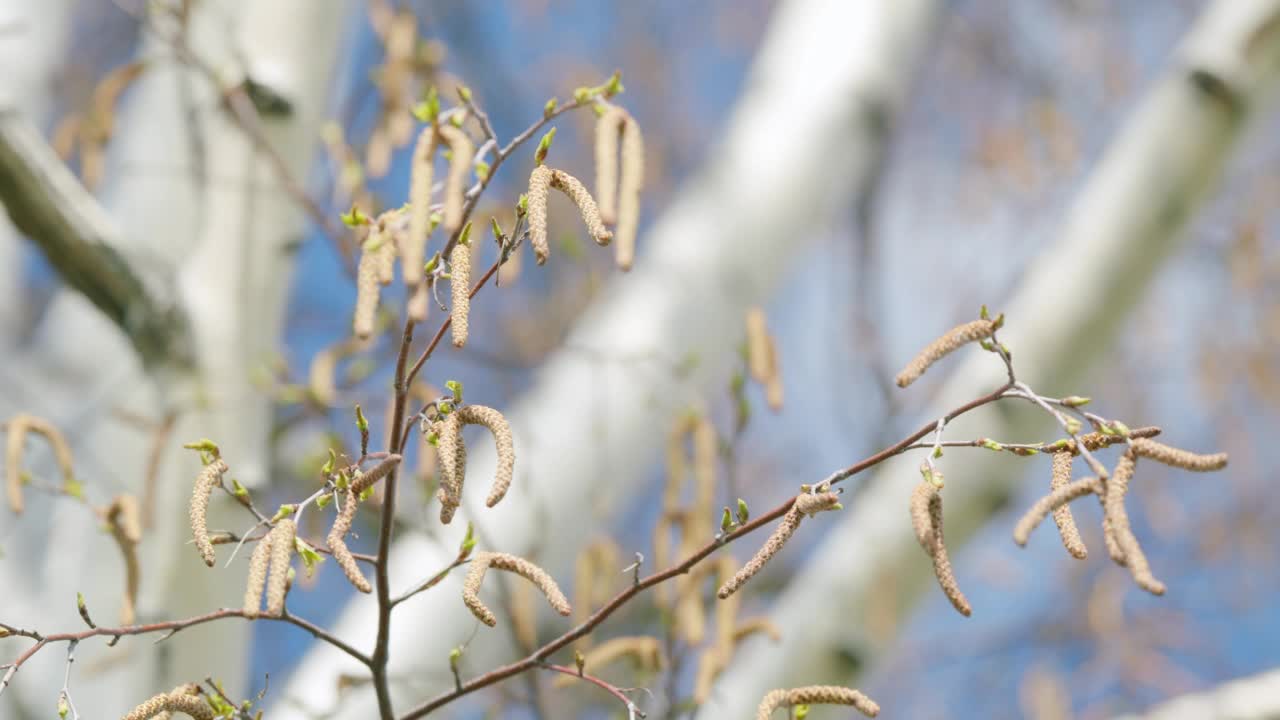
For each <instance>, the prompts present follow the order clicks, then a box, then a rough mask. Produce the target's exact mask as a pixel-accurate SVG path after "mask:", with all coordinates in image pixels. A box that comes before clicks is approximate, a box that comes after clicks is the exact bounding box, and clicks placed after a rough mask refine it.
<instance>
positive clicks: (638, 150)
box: [614, 115, 644, 271]
mask: <svg viewBox="0 0 1280 720" xmlns="http://www.w3.org/2000/svg"><path fill="white" fill-rule="evenodd" d="M643 187H644V136H643V135H641V134H640V125H639V124H638V123H636V121H635V119H633V118H632V117H631V116H630V115H628V116H627V118H626V123H625V124H624V125H623V128H622V180H621V181H620V183H619V186H618V223H617V225H616V226H615V227H614V232H615V235H616V236H617V249H616V251H615V256H614V261H615V262H616V263H617V265H618V269H619V270H622V271H627V270H630V269H631V265H632V264H633V263H634V262H635V255H636V233H637V231H638V229H639V227H640V190H641V189H643Z"/></svg>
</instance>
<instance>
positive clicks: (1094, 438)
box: [1066, 425, 1161, 454]
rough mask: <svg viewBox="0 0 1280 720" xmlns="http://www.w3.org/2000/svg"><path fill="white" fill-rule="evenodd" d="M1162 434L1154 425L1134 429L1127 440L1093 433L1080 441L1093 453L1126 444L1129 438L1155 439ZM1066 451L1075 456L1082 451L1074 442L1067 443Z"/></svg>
mask: <svg viewBox="0 0 1280 720" xmlns="http://www.w3.org/2000/svg"><path fill="white" fill-rule="evenodd" d="M1160 432H1161V430H1160V428H1158V427H1156V426H1154V425H1150V426H1147V427H1140V428H1134V429H1132V430H1130V431H1129V437H1128V438H1126V437H1125V436H1123V435H1107V434H1106V433H1100V432H1091V433H1085V434H1084V435H1081V436H1080V440H1081V442H1083V443H1084V447H1085V449H1086V450H1088V451H1090V452H1092V451H1094V450H1101V449H1103V448H1109V447H1111V446H1112V445H1117V444H1119V443H1122V442H1125V441H1126V440H1128V439H1129V438H1151V437H1155V436H1156V435H1159V434H1160ZM1066 451H1069V452H1071V453H1073V454H1079V453H1080V451H1079V450H1077V449H1076V443H1075V441H1074V440H1068V441H1067V445H1066Z"/></svg>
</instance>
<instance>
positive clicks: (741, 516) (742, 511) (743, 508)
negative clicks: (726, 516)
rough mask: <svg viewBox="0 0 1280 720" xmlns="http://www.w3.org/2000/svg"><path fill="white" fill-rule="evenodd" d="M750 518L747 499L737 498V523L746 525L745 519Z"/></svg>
mask: <svg viewBox="0 0 1280 720" xmlns="http://www.w3.org/2000/svg"><path fill="white" fill-rule="evenodd" d="M750 518H751V511H750V510H748V509H747V501H746V500H743V499H742V498H738V524H739V525H746V524H747V520H748V519H750Z"/></svg>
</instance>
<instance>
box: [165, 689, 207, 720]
mask: <svg viewBox="0 0 1280 720" xmlns="http://www.w3.org/2000/svg"><path fill="white" fill-rule="evenodd" d="M199 694H200V686H199V685H197V684H195V683H183V684H182V685H179V686H178V687H176V688H174V689H172V690H170V691H169V695H170V696H177V697H181V696H188V695H199ZM171 717H172V712H170V711H169V710H162V711H160V712H159V713H157V714H156V716H155V718H154V720H169V718H171Z"/></svg>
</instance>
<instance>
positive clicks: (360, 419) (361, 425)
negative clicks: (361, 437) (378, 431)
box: [356, 405, 369, 433]
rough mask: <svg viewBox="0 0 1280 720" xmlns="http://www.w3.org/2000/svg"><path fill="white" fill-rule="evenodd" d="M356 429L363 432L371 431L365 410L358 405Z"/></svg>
mask: <svg viewBox="0 0 1280 720" xmlns="http://www.w3.org/2000/svg"><path fill="white" fill-rule="evenodd" d="M356 429H357V430H359V431H360V432H362V433H367V432H369V420H368V419H367V418H365V416H364V411H363V410H361V409H360V406H359V405H356Z"/></svg>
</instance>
